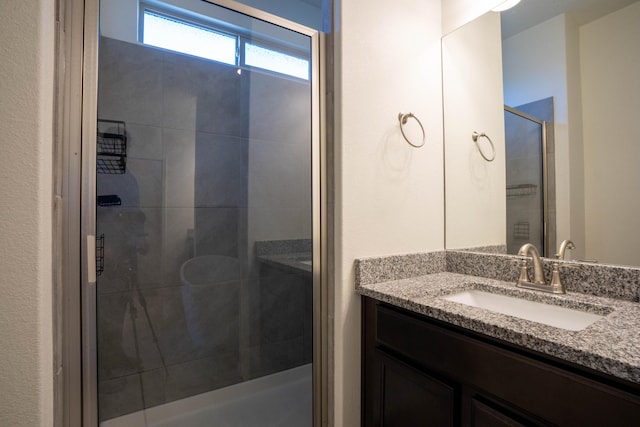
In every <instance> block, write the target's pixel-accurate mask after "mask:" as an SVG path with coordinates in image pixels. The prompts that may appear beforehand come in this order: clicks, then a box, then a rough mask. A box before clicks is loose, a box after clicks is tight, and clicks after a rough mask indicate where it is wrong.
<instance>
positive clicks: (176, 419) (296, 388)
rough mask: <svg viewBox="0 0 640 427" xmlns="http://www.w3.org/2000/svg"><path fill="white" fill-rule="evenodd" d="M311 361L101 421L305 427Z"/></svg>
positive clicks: (131, 425) (173, 426) (147, 426)
mask: <svg viewBox="0 0 640 427" xmlns="http://www.w3.org/2000/svg"><path fill="white" fill-rule="evenodd" d="M312 392H313V390H312V381H311V364H308V365H304V366H300V367H298V368H294V369H289V370H287V371H283V372H278V373H276V374H272V375H268V376H265V377H262V378H258V379H255V380H251V381H246V382H244V383H240V384H235V385H232V386H229V387H225V388H222V389H219V390H214V391H210V392H207V393H203V394H199V395H197V396H192V397H189V398H186V399H181V400H176V401H174V402H169V403H166V404H164V405H160V406H156V407H153V408H150V409H147V410H143V411H139V412H134V413H132V414H128V415H123V416H121V417H118V418H114V419H111V420H107V421H104V422H102V423H101V424H100V427H306V426H309V427H310V426H311V425H312V412H313V410H312V407H313V404H312V402H313V399H312Z"/></svg>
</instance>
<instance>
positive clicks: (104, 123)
mask: <svg viewBox="0 0 640 427" xmlns="http://www.w3.org/2000/svg"><path fill="white" fill-rule="evenodd" d="M126 165H127V134H126V127H125V123H124V122H122V121H117V120H101V119H98V137H97V148H96V172H97V173H106V174H123V173H125V171H126Z"/></svg>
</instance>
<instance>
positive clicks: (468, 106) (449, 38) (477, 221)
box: [442, 12, 506, 249]
mask: <svg viewBox="0 0 640 427" xmlns="http://www.w3.org/2000/svg"><path fill="white" fill-rule="evenodd" d="M500 40H501V37H500V14H499V13H496V12H489V13H487V14H485V15H483V16H482V17H480V18H478V19H476V20H474V21H473V22H470V23H468V24H466V25H465V26H463V27H462V28H459V29H457V30H456V31H454V32H452V33H450V34H448V35H446V36H445V37H444V38H443V40H442V61H443V67H442V70H443V84H444V94H445V96H444V134H445V140H446V143H445V174H446V175H445V180H446V183H447V192H446V203H445V205H446V215H447V221H446V227H447V231H446V239H447V248H448V249H460V248H470V247H477V246H487V245H505V244H506V227H505V224H506V172H505V136H504V113H503V96H502V51H501V49H500ZM473 131H477V132H484V133H486V134H487V135H488V136H489V137H490V138H491V141H492V142H493V144H494V146H495V152H496V154H495V159H494V160H493V162H487V161H486V160H484V159H483V158H482V157H481V155H480V153H479V152H478V149H477V147H476V145H475V144H474V143H473V140H472V138H471V134H472V133H473ZM478 144H479V145H480V147H481V148H482V149H483V152H484V153H485V155H486V156H490V155H491V153H492V151H491V147H490V144H489V143H488V141H487V139H486V138H479V139H478Z"/></svg>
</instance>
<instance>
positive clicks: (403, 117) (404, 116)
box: [398, 113, 426, 148]
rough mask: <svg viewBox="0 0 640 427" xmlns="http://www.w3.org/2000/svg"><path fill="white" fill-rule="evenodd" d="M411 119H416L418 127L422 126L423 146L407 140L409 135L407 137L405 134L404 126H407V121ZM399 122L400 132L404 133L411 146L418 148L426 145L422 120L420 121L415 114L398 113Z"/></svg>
mask: <svg viewBox="0 0 640 427" xmlns="http://www.w3.org/2000/svg"><path fill="white" fill-rule="evenodd" d="M411 118H413V119H415V121H416V122H418V125H420V130H421V131H422V144H414V143H413V142H411V141H409V138H407V135H405V133H404V128H403V126H404V125H406V124H407V120H409V119H411ZM398 121H399V122H400V132H402V136H403V137H404V140H405V141H407V142H408V143H409V145H412V146H414V147H416V148H420V147H422V146H423V145H424V143H425V139H426V135H425V133H424V127H422V123H421V122H420V120H418V118H417V117H416V116H415V115H414V114H413V113H406V114H405V113H398Z"/></svg>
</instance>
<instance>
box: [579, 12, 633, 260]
mask: <svg viewBox="0 0 640 427" xmlns="http://www.w3.org/2000/svg"><path fill="white" fill-rule="evenodd" d="M638 22H640V2H636V3H634V4H632V5H631V6H628V7H626V8H624V9H621V10H619V11H617V12H614V13H612V14H610V15H607V16H605V17H603V18H600V19H598V20H596V21H594V22H592V23H589V24H586V25H584V26H582V27H581V29H580V58H581V65H582V67H581V68H582V98H583V124H584V132H583V134H584V157H585V169H584V173H585V190H586V191H585V193H586V230H587V232H586V249H587V252H586V257H587V258H589V259H597V260H599V261H600V262H610V263H611V262H615V263H620V264H630V265H640V255H639V254H638V250H637V242H638V241H639V240H640V215H638V212H640V197H638V183H639V182H640V167H639V166H638V159H640V143H638V136H639V135H640V120H638V110H639V108H640V78H639V76H640V50H639V49H638V40H640V27H639V26H638Z"/></svg>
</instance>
